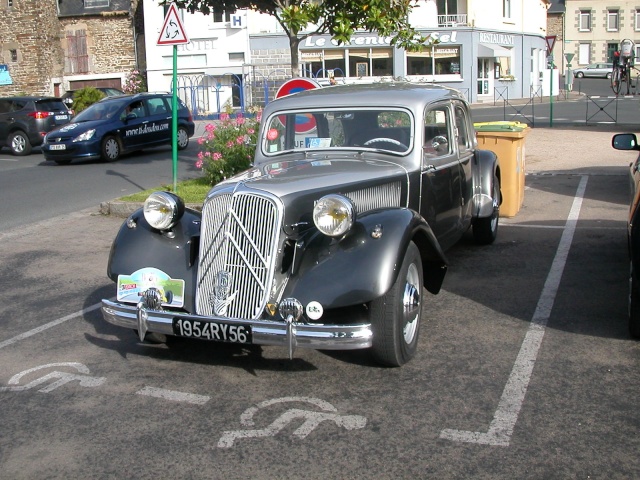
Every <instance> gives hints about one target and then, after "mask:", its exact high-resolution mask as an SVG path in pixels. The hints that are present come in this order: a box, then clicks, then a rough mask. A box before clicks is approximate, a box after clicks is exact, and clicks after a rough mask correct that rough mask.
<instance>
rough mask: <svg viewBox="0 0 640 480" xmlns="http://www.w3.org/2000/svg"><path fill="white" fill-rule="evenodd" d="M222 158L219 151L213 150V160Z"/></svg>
mask: <svg viewBox="0 0 640 480" xmlns="http://www.w3.org/2000/svg"><path fill="white" fill-rule="evenodd" d="M221 158H222V154H221V153H220V152H215V153H214V154H213V159H214V160H220V159H221Z"/></svg>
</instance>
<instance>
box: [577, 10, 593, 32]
mask: <svg viewBox="0 0 640 480" xmlns="http://www.w3.org/2000/svg"><path fill="white" fill-rule="evenodd" d="M578 30H580V31H581V32H590V31H591V10H580V25H579V26H578Z"/></svg>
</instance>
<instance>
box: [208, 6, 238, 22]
mask: <svg viewBox="0 0 640 480" xmlns="http://www.w3.org/2000/svg"><path fill="white" fill-rule="evenodd" d="M234 13H236V11H235V10H229V11H222V10H217V9H215V8H214V9H213V21H214V23H222V22H230V21H231V15H233V14H234Z"/></svg>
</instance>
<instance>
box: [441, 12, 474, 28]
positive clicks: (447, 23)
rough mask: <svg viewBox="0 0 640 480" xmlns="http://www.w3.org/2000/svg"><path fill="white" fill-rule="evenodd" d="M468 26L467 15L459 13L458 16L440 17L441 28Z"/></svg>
mask: <svg viewBox="0 0 640 480" xmlns="http://www.w3.org/2000/svg"><path fill="white" fill-rule="evenodd" d="M465 25H467V14H466V13H459V14H457V15H438V26H439V27H459V26H465Z"/></svg>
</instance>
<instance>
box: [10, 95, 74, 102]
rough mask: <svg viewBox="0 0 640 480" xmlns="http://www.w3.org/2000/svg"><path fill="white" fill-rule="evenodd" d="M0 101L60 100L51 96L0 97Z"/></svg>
mask: <svg viewBox="0 0 640 480" xmlns="http://www.w3.org/2000/svg"><path fill="white" fill-rule="evenodd" d="M0 100H27V101H34V102H37V101H40V100H62V99H61V98H60V97H51V96H20V97H2V98H0Z"/></svg>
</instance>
